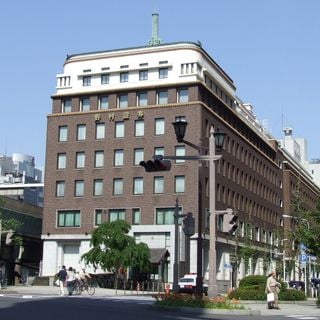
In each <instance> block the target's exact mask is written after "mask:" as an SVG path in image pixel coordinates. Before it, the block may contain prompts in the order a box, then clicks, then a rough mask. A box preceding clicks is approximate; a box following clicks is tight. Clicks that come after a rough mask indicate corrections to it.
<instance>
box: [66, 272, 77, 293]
mask: <svg viewBox="0 0 320 320" xmlns="http://www.w3.org/2000/svg"><path fill="white" fill-rule="evenodd" d="M75 282H76V274H75V272H74V270H73V268H72V267H69V269H68V272H67V290H68V294H69V296H71V295H72V293H73V290H74V284H75Z"/></svg>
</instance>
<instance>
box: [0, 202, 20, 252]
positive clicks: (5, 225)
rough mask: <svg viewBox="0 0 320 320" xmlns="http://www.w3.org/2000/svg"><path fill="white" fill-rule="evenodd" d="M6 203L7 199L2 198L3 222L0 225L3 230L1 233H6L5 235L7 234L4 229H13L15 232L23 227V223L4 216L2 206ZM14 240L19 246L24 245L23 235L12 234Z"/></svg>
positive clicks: (0, 217)
mask: <svg viewBox="0 0 320 320" xmlns="http://www.w3.org/2000/svg"><path fill="white" fill-rule="evenodd" d="M4 204H5V200H4V199H3V198H0V222H1V225H0V227H1V230H2V232H0V234H4V236H6V233H4V232H3V231H8V230H13V231H14V232H16V231H17V230H19V229H20V228H21V227H22V225H23V223H22V222H21V221H18V220H16V219H14V218H9V219H5V218H3V216H2V212H1V211H2V210H1V208H3V206H4ZM1 230H0V231H1ZM12 240H13V244H14V245H17V246H21V245H22V242H23V241H22V237H20V236H19V235H17V234H14V235H13V236H12Z"/></svg>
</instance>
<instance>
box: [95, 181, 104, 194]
mask: <svg viewBox="0 0 320 320" xmlns="http://www.w3.org/2000/svg"><path fill="white" fill-rule="evenodd" d="M93 195H94V196H96V197H97V196H102V195H103V179H95V180H93Z"/></svg>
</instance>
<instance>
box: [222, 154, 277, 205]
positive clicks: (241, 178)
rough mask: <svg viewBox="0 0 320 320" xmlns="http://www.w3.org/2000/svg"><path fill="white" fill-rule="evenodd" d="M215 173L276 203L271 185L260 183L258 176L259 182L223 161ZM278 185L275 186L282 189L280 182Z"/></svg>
mask: <svg viewBox="0 0 320 320" xmlns="http://www.w3.org/2000/svg"><path fill="white" fill-rule="evenodd" d="M217 173H218V174H221V175H222V176H224V177H226V178H227V179H230V180H232V181H233V182H234V183H236V184H238V185H240V186H242V187H244V188H245V189H247V190H248V191H250V192H252V193H254V194H257V195H258V196H260V197H262V198H264V199H266V200H269V201H271V202H274V203H275V201H276V194H277V193H276V191H275V190H274V189H273V188H270V187H272V185H270V184H269V183H268V186H267V185H266V184H264V183H262V182H261V176H259V178H260V180H258V179H255V176H251V175H250V174H247V173H245V172H244V171H243V170H241V169H240V168H236V167H235V166H233V165H231V164H230V163H228V162H226V161H224V160H222V161H220V163H219V165H218V168H217ZM279 183H280V184H279V185H277V186H278V187H280V188H282V183H281V181H280V182H279Z"/></svg>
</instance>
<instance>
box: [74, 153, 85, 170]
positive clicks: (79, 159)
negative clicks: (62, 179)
mask: <svg viewBox="0 0 320 320" xmlns="http://www.w3.org/2000/svg"><path fill="white" fill-rule="evenodd" d="M85 164H86V154H85V153H84V152H83V151H81V152H76V169H83V168H84V166H85Z"/></svg>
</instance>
